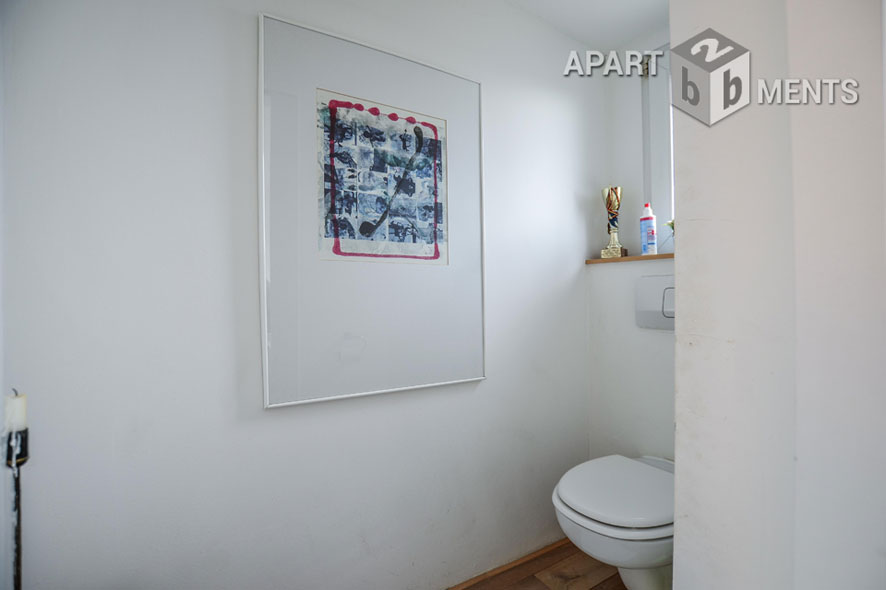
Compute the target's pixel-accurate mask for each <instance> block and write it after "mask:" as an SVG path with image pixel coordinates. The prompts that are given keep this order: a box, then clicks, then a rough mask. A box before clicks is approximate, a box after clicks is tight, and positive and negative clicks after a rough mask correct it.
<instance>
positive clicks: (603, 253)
mask: <svg viewBox="0 0 886 590" xmlns="http://www.w3.org/2000/svg"><path fill="white" fill-rule="evenodd" d="M627 255H628V249H627V248H623V247H620V246H619V247H616V248H603V249H602V250H600V258H622V257H624V256H627Z"/></svg>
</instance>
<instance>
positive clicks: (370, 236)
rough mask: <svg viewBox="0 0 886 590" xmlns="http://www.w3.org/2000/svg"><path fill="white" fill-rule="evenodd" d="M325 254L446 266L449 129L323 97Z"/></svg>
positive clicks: (359, 102)
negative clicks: (447, 149)
mask: <svg viewBox="0 0 886 590" xmlns="http://www.w3.org/2000/svg"><path fill="white" fill-rule="evenodd" d="M317 131H318V133H317V138H318V143H319V145H318V150H317V152H318V154H319V164H320V167H321V170H322V180H321V181H320V198H319V207H320V253H321V258H323V259H338V260H341V259H342V258H347V257H351V258H353V257H357V258H363V259H367V260H370V259H375V260H381V261H389V262H397V261H401V262H418V263H425V264H448V240H447V237H448V227H447V223H446V220H447V210H446V170H445V169H444V166H445V164H446V121H443V120H441V119H436V118H434V117H429V116H427V115H420V114H418V113H413V112H410V111H407V110H404V109H400V108H394V107H389V106H385V105H382V104H377V103H374V102H371V101H368V100H363V99H359V98H354V97H351V96H346V95H343V94H338V93H334V92H330V91H327V90H317Z"/></svg>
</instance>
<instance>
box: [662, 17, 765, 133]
mask: <svg viewBox="0 0 886 590" xmlns="http://www.w3.org/2000/svg"><path fill="white" fill-rule="evenodd" d="M671 72H673V75H674V76H675V77H676V79H673V80H671V87H672V89H673V90H672V94H671V103H672V104H673V105H674V106H675V107H677V108H678V109H680V110H681V111H683V112H686V113H689V114H690V115H692V116H693V117H695V118H696V119H698V120H699V121H702V122H703V123H705V124H706V125H708V126H710V125H713V124H714V123H716V122H717V121H719V120H720V119H722V118H723V117H725V116H727V115H731V114H732V113H734V112H735V111H737V110H739V109H740V108H742V107H744V106H747V105H748V104H749V103H750V101H751V96H750V79H751V53H750V52H749V51H748V50H747V49H745V48H744V47H742V46H741V45H739V44H738V43H736V42H735V41H733V40H731V39H729V38H727V37H724V36H723V35H721V34H720V33H718V32H717V31H715V30H714V29H707V30H706V31H703V32H701V33H699V34H698V35H696V36H694V37H692V38H691V39H689V40H688V41H686V42H684V43H681V44H680V45H678V46H677V47H675V48H674V49H672V50H671Z"/></svg>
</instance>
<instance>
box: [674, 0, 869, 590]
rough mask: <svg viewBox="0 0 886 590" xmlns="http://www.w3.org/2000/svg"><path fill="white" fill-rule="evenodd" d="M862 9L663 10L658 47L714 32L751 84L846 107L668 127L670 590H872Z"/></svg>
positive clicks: (685, 2) (753, 109)
mask: <svg viewBox="0 0 886 590" xmlns="http://www.w3.org/2000/svg"><path fill="white" fill-rule="evenodd" d="M879 10H880V6H879V3H876V2H862V1H858V2H841V3H815V4H814V5H810V4H809V3H803V2H793V1H791V0H788V1H786V2H772V1H771V0H750V1H748V2H743V3H729V4H723V3H708V2H704V1H700V0H672V2H671V38H672V39H673V40H674V42H675V44H676V43H678V42H680V40H682V39H687V38H689V37H690V36H691V35H693V34H695V33H697V32H699V31H701V30H703V29H705V28H707V27H713V28H715V29H716V30H718V31H720V32H721V33H723V34H724V35H726V36H728V37H731V38H734V39H735V40H736V41H738V42H739V43H741V44H743V45H745V46H746V47H748V48H749V49H750V50H751V54H752V78H754V79H756V78H765V79H767V80H772V79H774V78H786V77H791V76H793V77H815V76H826V77H850V76H851V77H855V78H857V79H858V80H859V82H860V85H861V92H862V98H861V100H860V101H859V103H858V104H857V105H854V106H851V107H848V106H844V105H836V106H792V107H776V106H759V105H756V104H753V102H752V104H751V105H750V106H749V107H747V108H745V109H743V110H742V111H740V112H738V113H736V114H735V115H732V116H730V117H728V118H727V119H724V120H723V121H721V122H719V123H717V124H716V125H714V126H713V127H711V128H708V127H706V126H704V125H702V124H700V123H698V122H696V121H695V120H693V119H691V118H690V117H688V116H684V115H682V114H679V116H677V115H675V121H674V123H675V130H674V135H675V159H676V174H675V179H676V195H677V208H678V211H679V215H680V257H679V258H678V259H677V260H676V275H677V277H676V278H677V283H678V285H679V287H680V296H679V297H678V299H677V318H678V319H677V330H676V332H677V365H676V380H677V399H676V421H677V438H676V463H677V468H676V488H677V489H676V519H677V520H676V530H675V533H676V534H675V554H674V579H675V580H674V582H675V588H679V589H680V590H695V589H699V590H702V589H704V590H708V589H710V588H718V589H722V590H730V589H733V588H735V589H745V588H797V589H800V588H803V589H806V588H833V587H839V588H864V589H874V588H883V587H884V585H886V568H884V567H883V559H882V556H883V554H884V552H886V539H884V531H886V512H884V507H883V505H882V502H881V501H879V500H880V499H882V498H883V497H886V482H884V475H883V472H882V469H880V468H879V466H882V465H883V464H884V463H886V457H884V455H883V453H884V450H886V440H884V436H886V435H884V433H886V423H884V420H886V398H884V396H883V395H882V391H883V388H882V383H883V377H884V375H883V371H884V369H883V358H884V348H883V338H882V334H883V328H884V326H883V320H884V313H886V312H884V310H883V309H882V293H883V290H884V289H883V287H884V282H883V281H884V275H886V266H884V247H883V244H884V243H883V240H882V235H881V229H882V225H881V221H882V219H883V215H884V202H883V177H882V168H883V127H882V125H883V118H882V94H881V93H882V78H881V77H882V64H881V63H880V57H879V56H880V55H881V54H880V38H879V35H880V32H879V28H880V22H881V20H880V14H879ZM844 232H845V233H846V236H845V237H844ZM850 236H851V237H850ZM844 245H845V246H844Z"/></svg>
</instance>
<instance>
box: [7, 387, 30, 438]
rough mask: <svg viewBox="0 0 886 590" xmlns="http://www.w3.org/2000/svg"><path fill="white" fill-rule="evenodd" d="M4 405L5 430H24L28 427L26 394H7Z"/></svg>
mask: <svg viewBox="0 0 886 590" xmlns="http://www.w3.org/2000/svg"><path fill="white" fill-rule="evenodd" d="M5 406H6V407H5V410H6V412H5V416H6V431H7V432H18V431H19V430H25V429H26V428H27V427H28V413H27V411H28V396H26V395H7V396H6V404H5Z"/></svg>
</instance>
